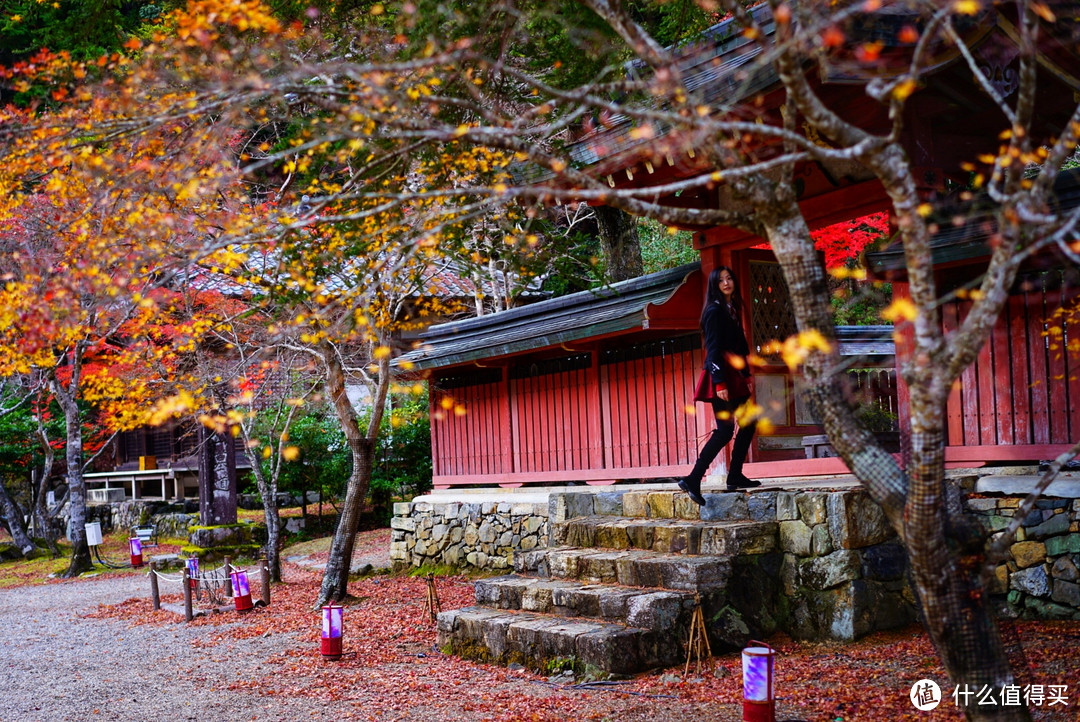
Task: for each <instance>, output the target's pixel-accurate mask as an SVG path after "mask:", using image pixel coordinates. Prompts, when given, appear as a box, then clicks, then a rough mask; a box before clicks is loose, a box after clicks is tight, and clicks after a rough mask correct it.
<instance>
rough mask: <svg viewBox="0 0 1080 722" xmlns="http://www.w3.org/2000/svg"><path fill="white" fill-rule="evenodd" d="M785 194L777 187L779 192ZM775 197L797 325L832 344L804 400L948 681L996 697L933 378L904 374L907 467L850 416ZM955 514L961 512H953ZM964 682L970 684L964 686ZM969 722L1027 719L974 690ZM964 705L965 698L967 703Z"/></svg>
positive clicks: (776, 246)
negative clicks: (917, 611)
mask: <svg viewBox="0 0 1080 722" xmlns="http://www.w3.org/2000/svg"><path fill="white" fill-rule="evenodd" d="M776 195H777V196H778V197H782V196H783V188H781V189H780V191H779V192H777V193H776ZM782 206H783V204H782V202H780V201H779V199H778V200H777V202H776V203H775V204H774V205H773V206H772V207H770V208H768V209H763V212H762V213H761V214H760V217H761V218H762V220H763V222H764V223H765V225H766V228H767V235H768V239H769V242H770V244H771V245H772V248H773V250H774V252H775V253H776V256H777V258H778V259H779V260H780V264H781V267H782V269H783V272H784V278H785V280H786V282H787V284H788V290H789V293H790V295H791V301H792V306H793V309H794V312H795V316H796V320H797V322H798V327H799V330H800V331H807V330H816V331H818V332H820V333H821V334H822V336H824V337H825V338H826V339H827V340H828V341H829V342H830V344H831V346H832V348H833V350H832V351H831V352H830V353H829V354H822V353H812V354H811V355H810V357H809V359H808V360H807V363H806V366H805V369H804V373H805V377H806V383H807V385H808V389H807V391H808V397H809V401H810V403H811V407H812V408H813V409H814V412H815V413H816V414H817V415H818V417H819V418H820V419H821V420H822V423H823V424H824V426H825V430H826V433H827V434H828V436H829V441H830V442H831V443H832V444H833V446H834V448H836V450H837V452H838V453H839V454H840V456H841V458H843V459H844V461H845V463H846V464H847V465H848V467H849V468H850V469H851V470H852V471H853V472H854V473H855V475H856V477H857V478H858V479H859V480H860V482H862V484H863V485H864V486H865V487H866V489H867V490H868V492H869V493H870V496H871V497H872V498H873V499H874V500H875V501H877V502H878V503H879V504H880V505H881V506H882V509H883V510H884V511H885V514H886V517H887V518H888V520H889V522H890V524H891V525H892V526H893V528H894V529H896V531H897V533H898V534H899V535H900V537H901V539H902V540H903V541H904V543H905V546H906V548H907V551H908V559H909V567H910V570H911V582H912V585H913V586H914V591H915V593H916V595H917V597H918V600H919V604H920V606H921V608H922V612H923V619H924V623H925V626H926V630H927V632H928V634H929V635H930V639H931V641H932V642H933V644H934V646H935V648H936V649H937V650H938V654H939V656H940V657H941V659H942V661H943V662H944V664H945V668H946V671H947V672H948V674H949V677H950V679H951V680H952V682H953V683H954V684H955V685H957V686H958V687H959V688H960V689H968V690H971V691H972V692H974V693H978V692H979V691H980V690H982V689H983V687H984V686H988V687H990V688H992V689H994V690H996V691H997V692H998V693H999V694H1000V691H1001V688H1002V685H1005V684H1015V678H1014V675H1013V673H1012V671H1011V669H1010V666H1009V661H1008V656H1007V654H1006V651H1005V648H1004V646H1003V644H1002V642H1001V638H1000V636H999V635H998V631H997V626H996V624H995V621H994V617H993V613H992V610H991V609H990V608H989V606H988V605H987V603H986V599H987V596H986V590H985V589H983V588H982V585H981V581H980V574H979V572H980V570H981V567H982V556H981V555H982V544H981V542H982V539H981V537H976V538H977V539H978V540H979V543H978V544H976V545H975V548H973V549H972V548H966V547H964V546H963V544H962V541H961V538H962V536H963V535H957V534H951V533H950V532H951V530H952V529H953V528H955V527H956V526H958V525H959V524H962V523H963V520H962V519H960V518H957V519H956V520H951V519H950V516H949V514H948V513H947V504H946V501H947V500H946V494H945V465H944V460H945V434H944V421H943V410H942V409H941V408H940V405H938V404H937V403H936V402H935V401H934V398H935V397H934V395H933V393H932V391H931V384H930V383H928V382H924V381H923V380H922V378H921V377H910V378H907V379H905V380H907V381H908V384H909V389H910V393H911V396H910V398H911V423H912V430H913V433H912V457H911V462H910V464H909V466H908V469H907V473H906V474H905V471H904V470H903V469H901V468H900V466H899V465H898V464H897V463H896V461H895V460H894V459H893V458H892V456H890V455H889V454H887V453H885V452H884V451H883V450H881V449H880V447H879V446H878V444H877V442H876V441H875V440H874V438H873V435H872V434H870V433H869V432H868V431H866V430H865V429H863V428H862V427H861V425H860V424H859V423H858V422H857V421H856V420H855V417H854V415H853V414H852V413H851V409H850V405H849V404H848V402H847V400H846V395H845V389H844V384H845V379H844V377H843V374H839V373H836V371H835V369H836V368H840V365H839V364H838V363H837V361H838V359H837V358H836V354H837V351H836V347H837V344H836V334H835V329H834V328H833V325H832V320H831V315H830V314H829V311H828V298H829V296H828V293H827V292H826V290H825V289H826V288H827V285H826V275H825V271H824V269H823V268H822V267H821V262H820V261H819V260H818V259H817V256H816V253H815V251H814V248H813V242H812V240H811V239H810V234H809V228H808V227H807V226H806V223H805V220H804V219H803V217H802V215H801V213H800V212H799V211H798V208H797V206H795V204H794V203H793V202H792V203H789V204H787V208H786V210H785V209H784V208H783V207H782ZM957 517H960V514H959V513H958V514H957ZM965 685H966V686H965ZM958 701H959V702H960V703H961V706H962V707H963V709H964V713H965V714H966V715H967V717H968V719H988V720H989V719H993V720H1027V719H1030V717H1029V716H1028V712H1027V709H1026V708H1025V707H1003V706H1001V705H1000V699H999V704H998V705H996V706H990V705H985V704H984V705H979V704H978V699H977V696H975V695H973V696H972V697H970V698H967V699H966V700H963V699H960V700H958ZM965 701H966V702H967V704H964V702H965Z"/></svg>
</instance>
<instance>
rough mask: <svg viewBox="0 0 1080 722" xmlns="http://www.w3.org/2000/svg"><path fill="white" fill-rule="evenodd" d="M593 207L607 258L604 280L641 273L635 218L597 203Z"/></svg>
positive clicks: (629, 277)
mask: <svg viewBox="0 0 1080 722" xmlns="http://www.w3.org/2000/svg"><path fill="white" fill-rule="evenodd" d="M594 210H595V212H596V225H597V227H598V229H599V232H600V241H601V243H602V244H603V247H604V257H605V258H606V260H607V279H608V281H609V282H611V283H615V282H616V281H626V280H628V279H631V278H637V277H638V276H640V275H641V274H643V273H644V272H645V270H644V266H643V265H642V262H641V241H640V239H639V238H638V230H637V219H636V218H634V217H633V216H631V215H630V214H629V213H626V212H625V211H621V210H619V209H618V208H609V207H607V206H597V207H596V208H595V209H594Z"/></svg>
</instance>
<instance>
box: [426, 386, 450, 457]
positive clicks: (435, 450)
mask: <svg viewBox="0 0 1080 722" xmlns="http://www.w3.org/2000/svg"><path fill="white" fill-rule="evenodd" d="M437 395H438V391H437V390H436V389H435V387H434V380H432V381H431V382H429V383H428V419H430V420H431V422H430V429H429V432H430V434H431V470H432V473H434V474H435V475H436V476H443V475H444V474H445V473H446V472H445V471H443V469H444V466H443V464H444V462H443V458H442V454H443V452H442V447H441V445H440V444H439V433H440V432H441V431H442V424H441V423H440V422H439V420H438V419H437V418H436V417H435V413H436V410H437V409H438V408H439V404H438V401H437V399H436V397H437Z"/></svg>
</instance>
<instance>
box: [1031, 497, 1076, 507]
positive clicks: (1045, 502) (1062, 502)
mask: <svg viewBox="0 0 1080 722" xmlns="http://www.w3.org/2000/svg"><path fill="white" fill-rule="evenodd" d="M1035 508H1036V509H1068V508H1069V500H1068V499H1036V500H1035Z"/></svg>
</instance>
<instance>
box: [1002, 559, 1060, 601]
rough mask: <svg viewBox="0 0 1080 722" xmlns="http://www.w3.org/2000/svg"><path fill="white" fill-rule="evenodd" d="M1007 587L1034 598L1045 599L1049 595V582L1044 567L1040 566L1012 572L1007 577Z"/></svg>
mask: <svg viewBox="0 0 1080 722" xmlns="http://www.w3.org/2000/svg"><path fill="white" fill-rule="evenodd" d="M1009 586H1010V587H1011V588H1012V589H1015V590H1016V591H1019V592H1024V593H1025V594H1030V595H1032V596H1034V597H1045V596H1049V594H1050V580H1049V579H1048V578H1047V576H1046V567H1045V566H1044V565H1041V564H1040V565H1039V566H1037V567H1030V568H1028V569H1021V570H1020V571H1017V572H1013V574H1012V575H1011V576H1010V577H1009Z"/></svg>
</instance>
